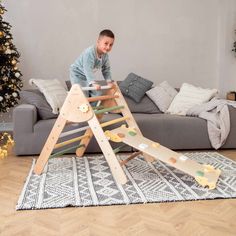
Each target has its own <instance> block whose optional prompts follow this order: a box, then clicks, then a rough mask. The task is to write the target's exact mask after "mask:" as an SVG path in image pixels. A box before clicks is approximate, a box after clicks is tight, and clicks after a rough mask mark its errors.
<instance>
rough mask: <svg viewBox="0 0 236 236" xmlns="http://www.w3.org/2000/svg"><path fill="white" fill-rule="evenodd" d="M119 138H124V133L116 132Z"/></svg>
mask: <svg viewBox="0 0 236 236" xmlns="http://www.w3.org/2000/svg"><path fill="white" fill-rule="evenodd" d="M117 135H118V136H119V137H120V138H124V137H125V134H123V133H118V134H117Z"/></svg>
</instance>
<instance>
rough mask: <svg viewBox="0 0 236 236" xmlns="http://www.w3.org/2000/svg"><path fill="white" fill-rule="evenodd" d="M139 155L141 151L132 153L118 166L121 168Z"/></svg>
mask: <svg viewBox="0 0 236 236" xmlns="http://www.w3.org/2000/svg"><path fill="white" fill-rule="evenodd" d="M140 154H142V152H141V151H138V152H134V153H132V154H131V155H130V156H129V157H127V158H126V159H125V160H123V161H120V164H121V165H122V166H123V165H125V164H126V163H127V162H128V161H130V160H132V159H134V158H135V157H136V156H138V155H140Z"/></svg>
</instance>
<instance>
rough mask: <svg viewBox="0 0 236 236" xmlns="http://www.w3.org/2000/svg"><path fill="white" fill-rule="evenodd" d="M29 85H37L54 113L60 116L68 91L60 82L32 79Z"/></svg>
mask: <svg viewBox="0 0 236 236" xmlns="http://www.w3.org/2000/svg"><path fill="white" fill-rule="evenodd" d="M29 84H30V85H32V86H33V85H35V86H36V87H37V88H38V89H39V91H40V92H41V93H43V94H44V96H45V98H46V100H47V102H48V103H49V105H50V106H51V108H52V113H54V114H58V113H59V111H60V109H61V107H62V105H63V103H64V101H65V99H66V96H67V91H66V89H65V88H64V87H63V86H62V85H61V83H60V82H59V80H57V79H52V80H43V79H30V80H29Z"/></svg>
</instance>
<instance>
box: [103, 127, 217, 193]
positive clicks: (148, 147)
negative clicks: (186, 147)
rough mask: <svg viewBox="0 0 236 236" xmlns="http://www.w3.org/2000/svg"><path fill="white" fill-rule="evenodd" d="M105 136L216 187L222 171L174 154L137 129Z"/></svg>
mask: <svg viewBox="0 0 236 236" xmlns="http://www.w3.org/2000/svg"><path fill="white" fill-rule="evenodd" d="M105 134H106V136H107V138H108V139H109V140H111V141H114V142H123V143H126V144H128V145H129V146H132V147H134V148H136V149H138V150H140V151H142V153H145V154H148V155H150V156H152V157H153V158H155V159H156V160H160V161H162V162H165V163H167V164H169V165H171V166H173V167H175V168H177V169H179V170H181V171H183V172H185V173H187V174H189V175H191V176H193V177H194V178H195V179H196V181H197V182H198V183H199V184H200V185H202V186H204V187H205V186H208V187H209V189H214V188H215V187H216V183H217V180H218V178H219V176H220V173H221V171H220V170H219V169H215V168H214V167H213V166H211V165H204V164H199V163H198V162H196V161H194V160H191V159H189V158H188V157H187V156H185V155H183V154H180V153H177V152H174V151H172V150H170V149H168V148H166V147H164V146H162V145H160V144H159V143H156V142H153V141H151V140H150V139H147V138H145V137H143V136H141V135H139V134H138V133H137V132H136V131H135V129H133V128H127V127H126V126H125V125H122V126H121V127H119V128H116V129H113V130H109V131H106V132H105Z"/></svg>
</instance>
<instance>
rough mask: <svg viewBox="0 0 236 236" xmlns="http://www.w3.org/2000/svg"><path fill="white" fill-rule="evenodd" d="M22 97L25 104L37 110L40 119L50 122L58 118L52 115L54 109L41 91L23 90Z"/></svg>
mask: <svg viewBox="0 0 236 236" xmlns="http://www.w3.org/2000/svg"><path fill="white" fill-rule="evenodd" d="M20 96H21V99H22V102H23V103H27V104H31V105H34V106H35V107H36V108H37V112H38V115H39V117H40V119H42V120H48V119H53V118H56V117H57V115H56V114H53V113H52V108H51V107H50V105H49V104H48V102H47V100H46V99H45V97H44V95H43V94H42V93H41V92H40V91H39V90H37V89H34V90H22V91H21V92H20Z"/></svg>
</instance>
